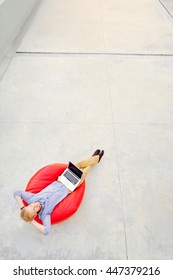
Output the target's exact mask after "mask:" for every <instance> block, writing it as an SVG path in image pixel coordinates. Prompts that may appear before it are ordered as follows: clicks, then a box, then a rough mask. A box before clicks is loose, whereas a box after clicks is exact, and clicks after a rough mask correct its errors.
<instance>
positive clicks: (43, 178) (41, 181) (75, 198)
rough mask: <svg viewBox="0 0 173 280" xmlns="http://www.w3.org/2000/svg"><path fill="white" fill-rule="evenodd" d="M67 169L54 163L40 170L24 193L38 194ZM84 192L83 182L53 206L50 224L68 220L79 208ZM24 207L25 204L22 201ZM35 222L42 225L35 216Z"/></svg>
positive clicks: (60, 164)
mask: <svg viewBox="0 0 173 280" xmlns="http://www.w3.org/2000/svg"><path fill="white" fill-rule="evenodd" d="M66 168H67V164H63V163H54V164H50V165H47V166H45V167H43V168H42V169H40V170H39V171H38V172H37V173H36V174H35V175H34V176H33V177H32V178H31V179H30V181H29V182H28V184H27V186H26V189H25V191H27V192H32V193H38V192H40V191H41V190H42V189H44V188H45V187H47V186H48V185H49V184H51V183H52V182H53V181H55V180H56V179H57V177H58V176H60V175H61V174H62V173H63V171H64V170H65V169H66ZM84 191H85V181H84V182H83V183H82V184H81V186H79V187H78V188H76V190H74V191H73V192H72V193H70V194H69V195H68V196H66V197H65V198H64V199H63V200H62V201H61V202H60V203H59V204H58V205H56V206H55V208H54V209H53V212H52V214H51V223H52V224H56V223H59V222H62V221H64V220H66V219H68V218H69V217H70V216H72V215H73V214H74V213H75V212H76V211H77V209H78V208H79V206H80V204H81V201H82V198H83V195H84ZM23 202H24V204H25V206H26V205H27V203H26V202H25V201H23ZM35 220H36V221H37V222H38V223H40V224H42V221H41V220H40V219H39V218H38V216H36V218H35Z"/></svg>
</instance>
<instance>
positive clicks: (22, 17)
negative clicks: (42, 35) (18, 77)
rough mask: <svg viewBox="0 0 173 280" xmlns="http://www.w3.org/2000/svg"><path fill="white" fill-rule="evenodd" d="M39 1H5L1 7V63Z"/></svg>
mask: <svg viewBox="0 0 173 280" xmlns="http://www.w3.org/2000/svg"><path fill="white" fill-rule="evenodd" d="M37 2H38V0H30V1H28V0H15V1H14V0H5V1H4V2H3V3H2V4H1V5H0V61H1V60H2V58H3V57H4V56H5V54H6V53H7V51H8V49H9V46H10V45H11V44H12V42H13V41H14V40H15V38H16V36H17V35H18V33H19V31H20V29H21V28H22V26H23V24H24V23H25V21H26V19H27V18H28V16H29V15H30V13H31V11H32V9H33V7H34V6H35V4H36V3H37Z"/></svg>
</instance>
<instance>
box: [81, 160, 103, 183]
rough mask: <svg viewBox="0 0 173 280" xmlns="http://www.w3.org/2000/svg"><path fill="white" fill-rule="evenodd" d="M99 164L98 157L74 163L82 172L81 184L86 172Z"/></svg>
mask: <svg viewBox="0 0 173 280" xmlns="http://www.w3.org/2000/svg"><path fill="white" fill-rule="evenodd" d="M98 162H99V155H96V156H92V157H90V158H88V159H85V160H83V161H80V162H78V163H76V166H77V167H78V168H80V169H82V171H83V175H82V179H81V184H82V183H83V181H84V180H85V177H86V175H87V174H88V172H89V171H90V170H91V168H92V167H93V166H94V165H95V164H97V163H98Z"/></svg>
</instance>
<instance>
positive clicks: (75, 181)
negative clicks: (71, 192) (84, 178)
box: [64, 171, 78, 185]
mask: <svg viewBox="0 0 173 280" xmlns="http://www.w3.org/2000/svg"><path fill="white" fill-rule="evenodd" d="M64 176H65V177H66V178H67V179H68V180H69V181H70V182H71V183H72V184H73V185H75V184H76V183H77V182H78V180H77V179H76V178H75V177H74V176H73V175H72V174H71V173H69V172H68V171H66V172H65V173H64Z"/></svg>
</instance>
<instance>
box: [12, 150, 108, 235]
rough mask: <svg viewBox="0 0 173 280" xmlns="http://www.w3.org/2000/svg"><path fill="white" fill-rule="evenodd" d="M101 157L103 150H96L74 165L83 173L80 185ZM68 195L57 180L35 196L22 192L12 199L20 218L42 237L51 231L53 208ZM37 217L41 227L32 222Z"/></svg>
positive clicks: (16, 192) (66, 190) (67, 191)
mask: <svg viewBox="0 0 173 280" xmlns="http://www.w3.org/2000/svg"><path fill="white" fill-rule="evenodd" d="M103 155H104V151H103V150H102V151H100V150H96V151H95V152H94V154H93V155H92V157H90V158H89V159H86V160H83V161H81V162H78V163H77V164H76V166H77V167H78V168H80V169H82V171H83V175H82V179H81V182H80V184H81V183H82V182H83V181H84V180H85V177H86V175H87V173H88V171H89V170H90V169H91V168H92V167H93V166H94V165H95V164H97V163H98V162H99V161H100V160H101V158H102V156H103ZM69 193H70V191H69V190H68V188H67V187H66V186H65V185H63V184H62V183H61V182H60V181H58V179H57V181H54V182H53V183H52V184H50V185H48V186H47V187H46V188H44V189H43V190H42V191H40V192H39V193H36V194H33V193H30V192H24V191H15V192H14V198H15V200H16V202H17V203H18V205H19V207H20V209H21V213H20V216H21V218H22V219H23V220H24V221H25V222H30V223H31V224H32V225H33V226H34V227H35V228H36V229H38V230H39V231H40V232H41V233H43V234H44V235H47V234H49V232H50V230H51V219H50V217H51V213H52V211H53V209H54V207H55V206H56V205H57V204H58V203H60V201H62V200H63V199H64V198H65V197H66V196H67V195H68V194H69ZM22 199H23V200H25V201H26V202H27V203H28V206H26V207H25V206H24V204H23V201H22ZM37 215H38V217H39V219H40V220H42V223H43V225H41V224H39V223H37V222H36V221H35V220H34V218H35V217H36V216H37Z"/></svg>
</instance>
